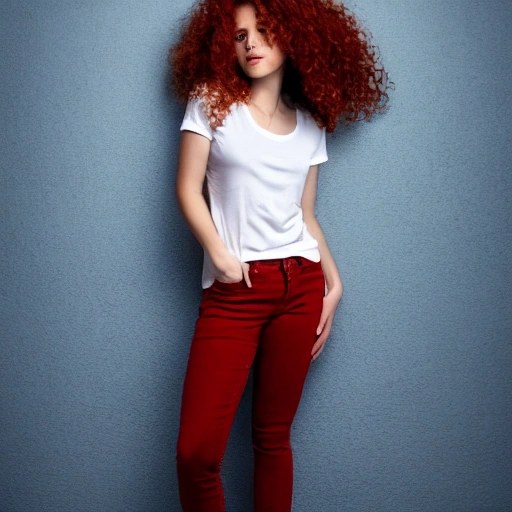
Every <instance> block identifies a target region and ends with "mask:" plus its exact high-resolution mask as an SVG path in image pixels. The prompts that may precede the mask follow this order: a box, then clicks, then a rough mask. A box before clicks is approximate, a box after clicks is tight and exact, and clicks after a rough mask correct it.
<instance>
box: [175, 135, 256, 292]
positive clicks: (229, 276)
mask: <svg viewBox="0 0 512 512" xmlns="http://www.w3.org/2000/svg"><path fill="white" fill-rule="evenodd" d="M210 144H211V143H210V141H209V140H208V139H207V138H206V137H204V136H202V135H199V134H198V133H194V132H191V131H187V130H185V131H183V132H182V134H181V142H180V151H179V157H178V172H177V176H176V196H177V198H178V203H179V206H180V209H181V212H182V214H183V216H184V217H185V220H186V222H187V224H188V225H189V227H190V229H191V231H192V233H193V234H194V236H195V237H196V239H197V240H198V242H199V243H200V244H201V246H202V247H203V249H205V250H206V251H208V254H209V255H210V257H211V259H212V262H213V264H214V265H215V268H216V273H215V277H216V279H218V280H219V281H222V282H224V283H235V282H239V281H242V280H245V282H246V283H247V286H249V287H250V286H251V282H250V280H249V274H248V270H249V265H248V264H247V263H242V262H240V261H239V260H238V259H237V258H236V257H235V256H233V255H232V254H231V253H230V252H229V251H228V249H227V247H226V245H225V244H224V242H223V241H222V239H221V238H220V236H219V234H218V233H217V230H216V228H215V225H214V223H213V219H212V216H211V214H210V210H209V209H208V205H207V204H206V201H205V198H204V196H203V184H204V180H205V176H206V164H207V162H208V155H209V152H210Z"/></svg>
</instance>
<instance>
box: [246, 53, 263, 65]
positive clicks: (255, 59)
mask: <svg viewBox="0 0 512 512" xmlns="http://www.w3.org/2000/svg"><path fill="white" fill-rule="evenodd" d="M261 59H263V57H260V56H259V55H249V56H248V57H247V62H248V63H249V64H250V65H252V66H254V65H255V64H258V62H259V61H260V60H261Z"/></svg>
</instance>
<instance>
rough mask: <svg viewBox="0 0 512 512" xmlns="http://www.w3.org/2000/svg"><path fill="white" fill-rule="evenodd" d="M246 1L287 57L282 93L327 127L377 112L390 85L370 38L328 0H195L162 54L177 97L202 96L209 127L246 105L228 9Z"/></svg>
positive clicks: (246, 86)
mask: <svg viewBox="0 0 512 512" xmlns="http://www.w3.org/2000/svg"><path fill="white" fill-rule="evenodd" d="M242 4H252V5H254V7H255V9H256V13H257V17H258V20H259V21H260V22H261V23H262V24H263V25H265V27H266V28H267V30H268V32H269V33H270V34H271V37H272V42H273V43H276V44H278V46H279V47H280V48H281V50H282V51H283V52H284V53H285V54H286V55H287V63H286V71H285V76H284V80H283V91H282V92H283V95H284V96H285V97H286V98H287V99H288V101H289V102H290V103H291V104H292V105H293V106H295V107H297V108H301V109H304V110H306V111H308V112H310V114H311V115H312V116H313V118H314V119H315V121H316V122H317V124H318V125H319V126H320V127H325V128H326V129H327V131H329V132H332V131H334V129H335V127H336V124H337V122H338V121H340V120H345V121H347V122H354V121H359V120H362V119H370V118H371V117H372V116H373V114H375V113H376V112H379V111H381V110H383V109H384V108H385V107H386V103H387V100H388V94H387V90H388V89H389V88H390V85H391V84H390V83H389V82H388V76H387V73H386V71H385V70H384V68H383V66H382V65H381V64H380V60H379V55H378V51H377V47H376V46H374V45H373V44H372V43H371V37H370V34H369V33H368V32H366V31H365V30H364V29H363V28H362V27H361V25H360V24H359V22H358V21H357V20H356V18H355V16H354V14H353V13H351V12H350V11H349V10H348V9H347V8H346V7H345V6H344V5H343V4H341V3H335V2H334V1H333V0H202V1H201V2H200V3H199V4H198V5H197V6H196V8H195V9H194V10H193V12H192V14H191V16H190V19H189V21H188V23H187V24H186V25H185V26H184V28H183V30H182V34H181V38H180V40H179V42H178V43H177V44H176V45H175V46H174V47H172V48H171V49H170V51H169V62H170V64H171V77H172V85H173V87H174V91H175V92H176V94H177V96H178V99H179V100H180V101H183V102H186V101H187V100H188V99H190V98H197V97H202V98H203V99H204V103H205V108H206V112H207V115H208V117H209V119H210V123H211V125H212V127H213V128H215V127H217V126H219V125H221V124H222V121H223V119H224V118H225V117H226V115H227V113H228V111H229V109H230V107H231V105H232V104H233V103H248V102H249V100H250V79H249V78H248V77H247V76H245V74H244V73H243V72H242V71H241V69H240V67H239V66H238V63H237V59H236V54H235V47H234V29H235V25H234V18H233V14H234V10H235V8H236V7H237V6H238V5H242Z"/></svg>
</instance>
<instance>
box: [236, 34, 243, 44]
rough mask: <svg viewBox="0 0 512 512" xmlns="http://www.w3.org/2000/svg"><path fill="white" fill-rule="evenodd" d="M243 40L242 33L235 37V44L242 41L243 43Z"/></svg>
mask: <svg viewBox="0 0 512 512" xmlns="http://www.w3.org/2000/svg"><path fill="white" fill-rule="evenodd" d="M244 40H245V34H244V33H243V32H242V33H240V34H237V35H236V36H235V41H237V42H239V43H241V42H242V41H244Z"/></svg>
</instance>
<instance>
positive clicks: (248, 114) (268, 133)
mask: <svg viewBox="0 0 512 512" xmlns="http://www.w3.org/2000/svg"><path fill="white" fill-rule="evenodd" d="M242 110H243V111H244V112H245V115H246V117H247V118H248V119H249V122H250V123H251V124H252V125H253V127H254V128H255V129H256V130H257V131H258V132H260V133H261V134H263V135H264V136H265V137H268V138H269V139H273V140H281V141H283V140H288V139H291V138H292V137H294V136H295V134H296V133H297V132H298V131H299V118H300V116H299V110H298V109H295V118H296V122H295V129H294V130H293V132H290V133H286V134H284V135H280V134H278V133H274V132H271V131H269V130H266V129H265V128H263V127H261V126H260V125H259V124H258V123H257V122H256V121H255V119H254V117H252V114H251V111H250V110H249V105H247V104H245V103H242Z"/></svg>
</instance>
